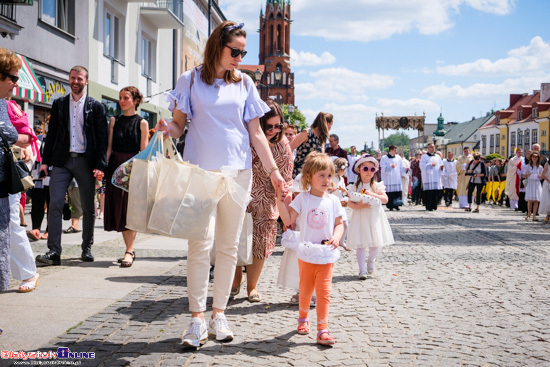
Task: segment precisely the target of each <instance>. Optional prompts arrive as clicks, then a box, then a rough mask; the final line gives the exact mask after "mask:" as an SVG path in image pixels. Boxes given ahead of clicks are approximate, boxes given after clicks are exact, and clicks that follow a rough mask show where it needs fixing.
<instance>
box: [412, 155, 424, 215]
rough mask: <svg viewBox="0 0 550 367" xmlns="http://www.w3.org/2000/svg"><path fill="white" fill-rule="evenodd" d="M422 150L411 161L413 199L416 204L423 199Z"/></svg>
mask: <svg viewBox="0 0 550 367" xmlns="http://www.w3.org/2000/svg"><path fill="white" fill-rule="evenodd" d="M420 158H422V152H420V151H418V152H416V154H415V155H414V158H413V160H412V161H411V200H412V203H413V204H414V205H420V202H421V201H422V196H423V195H422V170H421V169H420Z"/></svg>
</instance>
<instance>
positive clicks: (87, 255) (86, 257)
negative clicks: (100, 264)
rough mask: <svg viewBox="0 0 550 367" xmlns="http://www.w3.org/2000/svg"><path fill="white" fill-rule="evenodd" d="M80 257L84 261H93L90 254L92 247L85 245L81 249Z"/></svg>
mask: <svg viewBox="0 0 550 367" xmlns="http://www.w3.org/2000/svg"><path fill="white" fill-rule="evenodd" d="M80 258H81V259H82V261H84V262H92V261H94V257H93V256H92V249H91V248H90V247H86V248H84V249H82V256H80Z"/></svg>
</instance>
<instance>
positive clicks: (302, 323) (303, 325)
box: [298, 317, 309, 335]
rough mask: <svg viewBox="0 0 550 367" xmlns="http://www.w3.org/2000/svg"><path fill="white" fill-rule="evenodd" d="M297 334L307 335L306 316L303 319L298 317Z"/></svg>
mask: <svg viewBox="0 0 550 367" xmlns="http://www.w3.org/2000/svg"><path fill="white" fill-rule="evenodd" d="M298 322H299V324H298V334H300V335H307V334H309V319H308V318H307V317H306V318H305V319H298Z"/></svg>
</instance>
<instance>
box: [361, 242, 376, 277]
mask: <svg viewBox="0 0 550 367" xmlns="http://www.w3.org/2000/svg"><path fill="white" fill-rule="evenodd" d="M378 251H380V248H379V247H369V263H371V264H373V267H374V262H375V261H376V256H378ZM356 256H357V264H358V265H359V273H364V272H366V271H367V261H366V260H367V251H366V249H365V248H364V247H360V248H358V249H357V251H356Z"/></svg>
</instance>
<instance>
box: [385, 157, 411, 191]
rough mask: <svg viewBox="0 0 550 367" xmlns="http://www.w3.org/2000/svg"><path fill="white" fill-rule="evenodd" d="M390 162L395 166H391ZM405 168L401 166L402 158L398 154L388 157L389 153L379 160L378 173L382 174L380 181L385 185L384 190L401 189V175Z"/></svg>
mask: <svg viewBox="0 0 550 367" xmlns="http://www.w3.org/2000/svg"><path fill="white" fill-rule="evenodd" d="M392 164H393V165H395V167H392ZM406 171H407V169H406V168H405V166H403V160H402V159H401V157H400V156H397V155H396V156H394V157H393V158H390V157H389V155H385V156H383V157H382V159H381V160H380V173H381V174H382V181H383V182H384V185H385V186H386V192H396V191H401V175H403V174H405V172H406Z"/></svg>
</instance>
